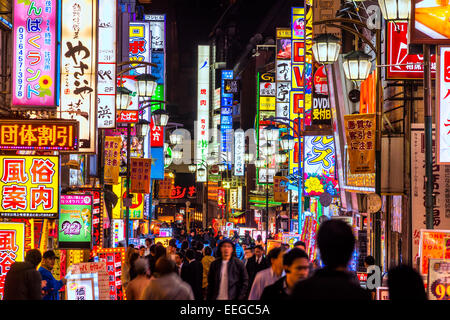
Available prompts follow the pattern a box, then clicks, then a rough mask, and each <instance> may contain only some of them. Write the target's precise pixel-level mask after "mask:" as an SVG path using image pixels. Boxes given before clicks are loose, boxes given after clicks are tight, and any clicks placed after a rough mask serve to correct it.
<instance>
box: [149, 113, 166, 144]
mask: <svg viewBox="0 0 450 320" xmlns="http://www.w3.org/2000/svg"><path fill="white" fill-rule="evenodd" d="M150 145H151V147H152V148H154V147H156V148H158V147H159V148H161V147H164V128H163V127H161V126H155V123H154V122H153V117H152V118H151V120H150Z"/></svg>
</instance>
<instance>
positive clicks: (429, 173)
mask: <svg viewBox="0 0 450 320" xmlns="http://www.w3.org/2000/svg"><path fill="white" fill-rule="evenodd" d="M423 75H424V77H423V97H424V98H423V102H424V109H425V110H424V111H425V183H426V189H425V209H426V226H427V229H433V220H434V219H433V150H432V144H433V131H432V130H433V129H432V111H431V76H430V46H429V45H428V44H424V45H423Z"/></svg>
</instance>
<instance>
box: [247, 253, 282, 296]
mask: <svg viewBox="0 0 450 320" xmlns="http://www.w3.org/2000/svg"><path fill="white" fill-rule="evenodd" d="M284 251H285V248H284V246H281V247H278V248H273V249H272V250H270V252H269V254H268V255H267V257H268V258H269V261H270V263H271V266H270V267H269V268H267V269H264V270H262V271H259V272H258V273H257V274H256V277H255V280H254V281H253V285H252V289H251V290H250V295H249V297H248V300H259V299H260V298H261V295H262V293H263V291H264V288H265V287H267V286H270V285H272V284H274V283H275V282H276V281H277V280H278V279H280V278H281V277H283V276H284V268H283V254H284Z"/></svg>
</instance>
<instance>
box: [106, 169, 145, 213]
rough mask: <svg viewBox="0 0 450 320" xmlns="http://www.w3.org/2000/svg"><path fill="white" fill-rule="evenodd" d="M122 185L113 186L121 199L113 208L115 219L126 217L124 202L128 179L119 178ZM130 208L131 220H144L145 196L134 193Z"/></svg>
mask: <svg viewBox="0 0 450 320" xmlns="http://www.w3.org/2000/svg"><path fill="white" fill-rule="evenodd" d="M119 180H120V185H113V192H114V193H115V194H116V196H117V197H118V198H119V203H117V205H116V206H115V207H114V208H113V219H122V217H125V216H126V209H127V208H126V207H125V205H124V203H123V200H124V199H125V198H126V196H127V193H126V185H125V182H126V179H125V178H124V177H119ZM132 195H133V199H132V202H131V207H130V219H144V195H143V194H142V193H134V194H132Z"/></svg>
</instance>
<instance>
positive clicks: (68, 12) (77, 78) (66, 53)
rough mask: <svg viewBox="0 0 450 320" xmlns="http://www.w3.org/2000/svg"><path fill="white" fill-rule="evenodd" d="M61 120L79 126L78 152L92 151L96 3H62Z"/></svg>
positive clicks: (68, 0) (86, 0)
mask: <svg viewBox="0 0 450 320" xmlns="http://www.w3.org/2000/svg"><path fill="white" fill-rule="evenodd" d="M61 4H62V8H61V12H62V14H61V21H64V23H63V24H62V30H61V101H60V104H59V111H60V112H61V118H64V119H73V120H77V121H78V122H79V125H80V137H79V138H80V142H79V143H80V149H79V151H80V152H83V153H89V152H95V150H96V146H97V141H96V140H97V139H96V138H97V128H96V126H95V122H96V119H97V116H96V104H97V101H96V100H97V96H96V80H97V70H96V65H97V61H96V54H95V53H96V51H97V50H96V43H97V12H96V8H97V3H96V1H93V0H62V3H61Z"/></svg>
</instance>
